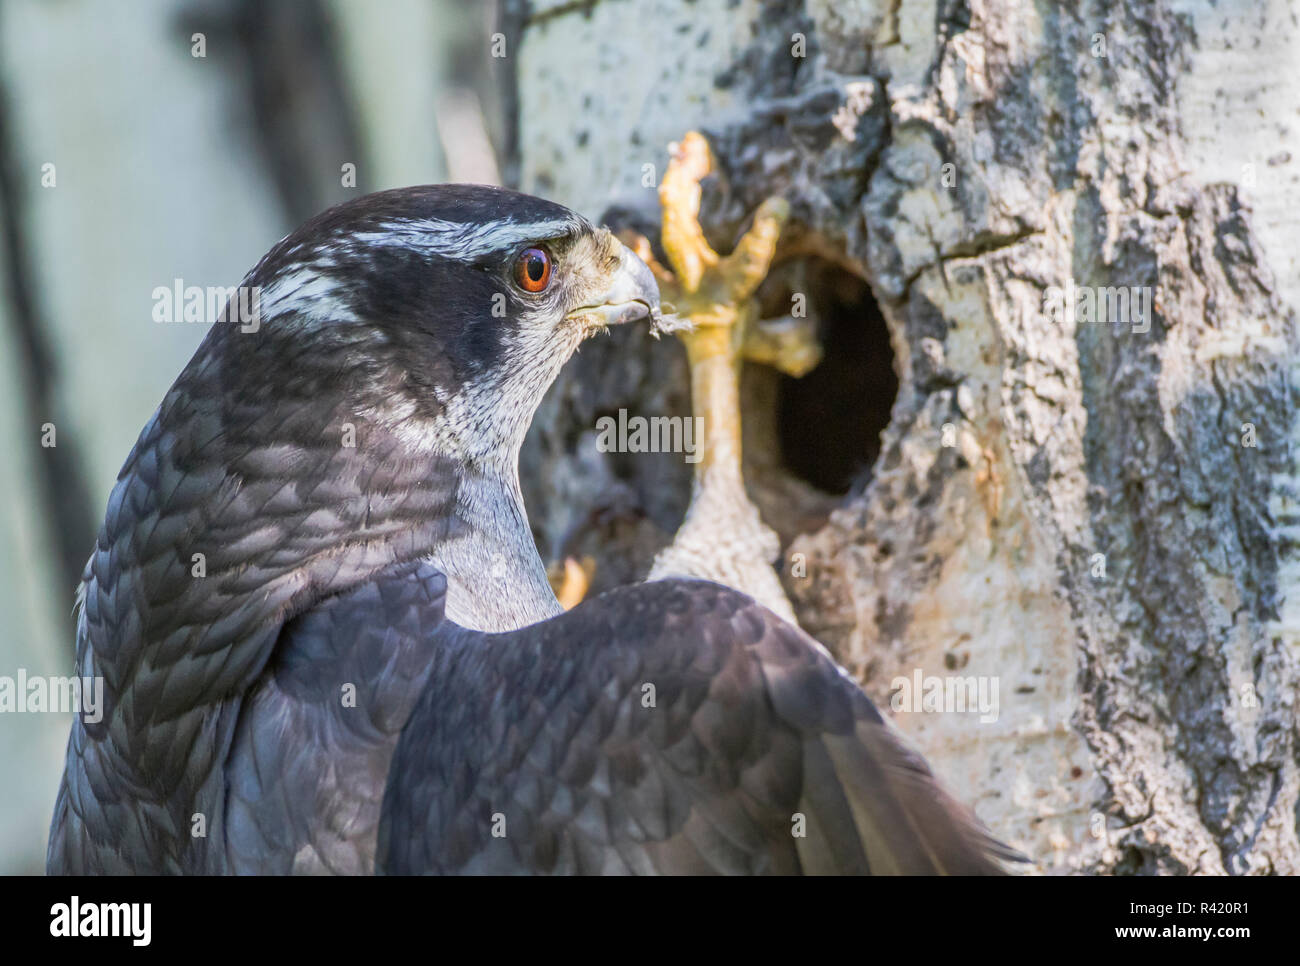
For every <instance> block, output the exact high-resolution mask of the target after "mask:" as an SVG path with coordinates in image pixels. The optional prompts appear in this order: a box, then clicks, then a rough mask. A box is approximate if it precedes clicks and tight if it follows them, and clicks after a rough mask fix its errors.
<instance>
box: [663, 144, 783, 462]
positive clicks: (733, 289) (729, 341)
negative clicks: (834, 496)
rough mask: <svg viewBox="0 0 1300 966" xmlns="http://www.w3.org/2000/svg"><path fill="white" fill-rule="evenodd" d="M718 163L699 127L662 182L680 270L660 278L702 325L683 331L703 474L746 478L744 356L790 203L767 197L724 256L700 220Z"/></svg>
mask: <svg viewBox="0 0 1300 966" xmlns="http://www.w3.org/2000/svg"><path fill="white" fill-rule="evenodd" d="M712 166H713V162H712V157H711V154H710V151H709V146H708V143H707V142H706V141H705V140H704V138H703V137H702V136H701V135H699V134H697V133H696V132H694V131H692V132H690V133H688V134H687V135H686V136H685V137H684V138H682V140H681V142H680V143H679V144H678V145H676V147H675V149H674V150H673V157H672V160H671V161H670V162H669V164H668V170H667V172H666V173H665V174H664V180H663V183H662V184H661V185H660V188H659V204H660V207H661V208H662V209H663V233H662V236H661V239H662V244H663V248H664V254H665V255H667V258H668V263H669V265H670V266H671V267H672V275H671V276H669V277H667V278H665V277H664V275H665V274H666V273H663V272H662V271H661V272H660V273H659V274H660V279H659V282H660V292H661V298H662V300H663V301H665V302H670V303H672V305H673V307H674V310H675V311H676V312H677V313H678V314H679V315H682V316H686V317H689V319H690V320H691V322H692V323H693V326H694V327H693V329H691V330H690V331H687V332H682V333H679V338H681V340H682V341H683V342H684V343H685V345H686V354H687V359H688V361H689V362H690V368H691V398H692V402H693V407H694V410H695V412H696V414H697V415H699V416H700V417H702V418H703V420H704V433H703V450H702V453H701V459H700V462H699V464H698V465H697V467H696V471H697V474H698V476H699V477H700V478H701V479H703V478H705V477H709V478H718V477H723V478H726V479H727V480H728V484H727V485H734V486H741V485H743V484H742V483H741V475H740V465H741V464H740V458H741V452H740V446H741V444H740V361H741V358H742V355H743V354H744V353H745V347H746V342H747V340H748V338H749V335H750V332H751V331H752V330H753V329H754V326H753V323H754V321H755V319H756V317H757V315H758V308H757V305H756V303H755V301H754V295H755V293H756V292H757V291H758V286H759V285H760V284H761V283H762V281H763V279H764V278H766V277H767V270H768V268H769V266H770V265H771V263H772V257H773V255H775V253H776V243H777V239H778V238H779V237H780V235H781V227H782V225H783V224H784V223H785V220H786V218H787V217H788V215H789V205H788V204H787V203H786V201H785V200H784V199H782V198H770V199H768V200H767V201H765V202H764V203H763V204H762V205H761V206H760V207H759V209H758V211H757V213H756V214H755V215H754V223H753V225H752V226H751V227H750V229H749V231H747V232H746V233H745V235H744V236H743V237H742V238H741V239H740V242H739V244H737V245H736V248H735V250H734V251H733V252H732V253H731V254H730V255H728V256H726V257H725V258H722V257H720V256H719V255H718V253H717V252H715V251H714V250H713V248H712V247H711V246H710V245H709V243H708V241H707V240H706V239H705V237H704V232H703V230H702V229H701V228H700V221H699V213H700V194H701V191H700V181H701V179H703V178H704V177H705V176H706V175H708V173H709V172H710V171H711V170H712ZM763 341H765V342H767V343H768V344H769V345H770V340H768V339H766V338H764V340H763ZM756 344H757V343H756ZM769 355H770V353H769Z"/></svg>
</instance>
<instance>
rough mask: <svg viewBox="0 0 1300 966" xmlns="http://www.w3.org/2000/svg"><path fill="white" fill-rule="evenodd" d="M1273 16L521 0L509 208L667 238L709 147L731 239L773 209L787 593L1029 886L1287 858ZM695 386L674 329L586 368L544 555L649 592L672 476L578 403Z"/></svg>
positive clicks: (1286, 553)
mask: <svg viewBox="0 0 1300 966" xmlns="http://www.w3.org/2000/svg"><path fill="white" fill-rule="evenodd" d="M1289 9H1290V7H1289V5H1288V4H1285V3H1283V2H1281V0H1273V2H1268V3H1263V4H1260V5H1258V6H1257V7H1256V8H1253V9H1251V10H1250V11H1249V12H1247V13H1243V12H1242V11H1241V10H1237V11H1236V13H1234V14H1233V15H1232V16H1231V17H1229V15H1228V14H1226V13H1222V12H1219V11H1217V10H1216V9H1215V8H1214V7H1212V6H1210V5H1209V4H1205V3H1190V2H1184V3H1154V2H1138V0H1132V2H1127V3H1112V4H1096V3H1085V4H1084V5H1083V6H1082V8H1081V9H1079V10H1076V11H1058V10H1056V9H1055V8H1054V6H1053V5H1047V6H1043V5H1037V4H1030V3H1027V2H1023V0H1002V2H978V0H971V2H961V0H958V2H944V0H915V2H913V0H900V2H896V3H893V4H885V3H871V2H858V3H840V2H830V0H806V2H794V0H791V2H779V3H758V2H756V0H741V2H739V3H735V4H706V3H686V2H671V0H626V2H614V0H593V2H591V3H580V4H574V3H567V2H560V0H552V2H538V0H533V2H531V3H522V2H519V3H511V4H508V5H507V17H506V27H505V29H504V33H505V35H506V37H507V39H508V43H509V45H510V46H509V47H508V51H507V55H508V56H509V57H511V58H513V59H514V61H513V68H514V74H515V78H516V81H517V88H516V91H515V97H514V102H515V104H516V108H517V117H516V124H517V129H516V131H515V134H514V137H513V138H512V139H511V142H512V143H513V144H516V145H518V156H517V157H516V158H514V159H512V160H513V162H514V164H515V165H516V167H515V168H514V170H517V172H518V178H519V182H520V187H521V188H522V189H523V190H525V191H532V192H536V193H539V194H543V195H547V196H549V197H552V198H554V199H556V200H557V201H561V202H563V203H566V204H569V205H572V206H574V207H576V208H578V209H580V210H582V211H585V212H586V213H588V214H590V215H593V216H602V215H603V216H604V217H605V218H606V219H607V220H609V221H611V222H614V223H631V224H639V225H646V224H649V223H653V221H654V219H655V214H656V207H655V206H656V197H655V190H654V185H655V183H656V182H657V177H658V175H659V174H660V173H662V171H663V169H664V166H665V163H666V150H665V149H666V146H667V144H668V143H669V142H670V141H673V140H675V139H676V138H679V137H680V136H681V135H682V134H683V133H684V132H685V131H686V130H688V129H690V128H696V129H699V130H701V131H702V132H704V133H705V134H706V136H708V138H709V140H710V142H711V144H712V146H713V149H714V151H715V154H716V155H717V160H718V171H719V174H718V175H717V176H716V177H715V178H714V179H713V180H712V181H711V182H709V183H706V186H705V211H704V212H703V221H704V224H705V228H706V232H707V234H708V235H709V238H710V240H711V242H712V243H713V244H714V246H715V247H717V248H719V249H720V250H725V249H726V248H727V247H728V246H729V244H730V243H731V242H733V241H734V239H735V238H736V236H737V234H738V232H739V231H740V229H742V228H743V226H744V224H745V219H746V217H747V216H748V215H749V213H751V212H752V211H753V209H754V208H755V207H757V205H758V204H759V203H760V202H761V201H762V200H763V199H764V198H765V197H767V196H769V195H771V194H782V195H784V196H785V197H786V198H788V199H789V200H790V201H791V203H792V205H793V210H794V217H793V219H792V225H791V228H790V229H789V230H788V232H787V236H786V239H785V242H784V244H783V247H782V250H781V252H780V254H779V256H778V258H779V259H780V260H781V261H782V262H783V264H782V265H780V266H779V267H778V268H777V269H776V270H775V271H774V273H773V276H772V277H771V278H770V279H769V285H768V290H767V291H766V292H765V306H766V307H767V308H768V309H769V310H770V312H771V314H781V313H782V312H789V311H790V308H789V306H790V304H791V302H790V301H789V300H792V299H795V300H797V297H798V296H805V297H806V302H807V304H808V305H809V306H810V307H811V309H812V310H813V312H814V314H816V315H817V316H818V317H819V322H820V325H821V331H822V338H823V343H824V346H825V349H826V359H825V361H824V362H823V364H822V366H821V367H820V368H819V370H817V371H815V372H814V373H812V374H811V375H809V376H808V377H806V380H805V383H804V384H803V385H801V384H799V383H795V382H792V381H791V380H788V379H786V378H784V377H779V376H777V375H776V374H775V373H773V372H771V371H768V370H763V369H760V368H757V367H750V368H749V369H748V370H747V372H746V375H745V385H744V395H745V402H744V405H745V419H746V437H745V440H746V454H745V456H746V474H747V481H748V483H749V486H750V490H751V495H752V496H753V498H754V500H755V502H756V503H757V504H758V505H759V507H760V509H761V510H762V511H763V514H764V517H765V519H766V520H767V522H768V523H769V524H771V525H772V526H774V527H775V528H776V529H777V530H778V531H779V532H780V534H781V536H782V539H783V545H784V560H783V566H782V579H783V582H784V583H785V586H786V590H787V592H788V593H789V595H790V596H791V598H792V599H793V601H794V603H795V607H796V611H797V613H798V616H799V619H800V622H801V623H802V625H803V626H804V627H805V629H807V630H808V631H810V632H811V633H813V634H814V635H816V636H817V637H819V638H820V639H821V640H822V641H823V642H825V643H826V644H827V645H828V646H829V647H830V648H831V649H832V650H833V651H834V652H835V653H836V655H837V656H838V657H839V658H840V659H841V661H843V662H844V663H845V664H846V665H847V666H849V667H850V668H851V669H852V670H853V671H854V672H855V673H857V674H858V675H859V676H860V678H861V680H862V682H863V684H864V685H865V686H866V687H867V689H868V691H869V692H870V693H871V694H872V695H873V697H875V698H876V700H877V702H878V703H879V704H880V705H881V706H882V707H889V706H891V704H892V706H893V707H894V708H895V711H896V713H895V714H894V721H895V722H896V723H897V724H898V725H899V726H900V727H901V728H902V729H904V730H905V731H907V732H908V733H909V734H910V735H911V737H912V738H913V739H914V740H915V742H916V743H917V744H918V746H919V747H920V749H921V750H922V751H923V753H924V754H925V755H926V756H927V758H928V759H929V760H930V761H931V763H932V764H933V766H934V767H935V769H936V771H937V772H938V773H939V774H940V775H941V776H942V777H944V778H945V779H946V780H947V782H948V783H949V785H950V786H951V787H952V788H953V789H954V791H955V792H956V793H957V795H958V796H959V797H961V798H963V799H965V800H967V801H969V802H971V803H972V804H973V805H974V806H975V808H976V811H977V812H978V813H979V815H980V816H981V817H982V818H983V819H984V820H985V821H986V822H987V823H988V824H989V826H990V827H991V828H992V829H993V831H994V832H996V833H997V834H998V835H1000V836H1003V837H1005V838H1006V839H1008V840H1010V841H1011V842H1013V843H1014V844H1015V845H1017V846H1018V847H1020V848H1021V849H1022V850H1024V851H1025V852H1027V853H1028V854H1029V855H1031V856H1032V857H1033V859H1034V860H1035V861H1036V863H1037V864H1038V865H1039V867H1040V868H1042V869H1043V870H1046V871H1089V872H1143V873H1149V872H1206V873H1223V872H1230V873H1244V872H1278V873H1296V872H1300V844H1298V842H1297V816H1298V812H1297V806H1298V800H1300V770H1298V768H1297V764H1298V761H1297V718H1296V693H1297V682H1298V680H1300V672H1298V670H1297V656H1298V653H1300V652H1298V651H1297V629H1298V628H1300V609H1298V608H1300V604H1297V602H1296V598H1295V597H1294V595H1292V594H1291V590H1292V588H1293V586H1294V582H1295V578H1296V575H1297V573H1300V570H1298V569H1297V568H1300V552H1298V551H1297V546H1296V540H1295V538H1294V535H1295V534H1296V532H1297V530H1296V526H1297V524H1300V519H1298V518H1297V510H1296V505H1295V500H1296V493H1295V487H1296V482H1295V480H1296V465H1295V460H1296V452H1295V450H1294V442H1293V441H1294V440H1295V439H1296V438H1297V430H1298V429H1300V427H1298V426H1297V421H1296V413H1295V395H1294V390H1293V380H1292V368H1293V366H1294V365H1295V360H1296V359H1297V353H1296V341H1297V340H1296V330H1295V324H1294V317H1293V313H1292V310H1293V308H1294V305H1295V302H1296V299H1297V298H1300V262H1298V261H1297V252H1300V245H1297V242H1300V238H1297V237H1296V232H1295V229H1294V228H1293V227H1292V219H1289V218H1288V217H1287V216H1288V215H1289V214H1290V213H1291V212H1292V211H1294V209H1295V207H1296V203H1297V202H1300V182H1298V181H1297V178H1296V175H1295V173H1294V170H1295V165H1296V164H1297V163H1300V151H1297V150H1296V147H1297V146H1300V145H1295V142H1297V140H1298V139H1300V133H1298V132H1297V131H1296V129H1295V126H1294V124H1293V123H1292V121H1291V119H1290V117H1289V112H1290V111H1291V110H1292V106H1293V105H1294V103H1295V97H1294V91H1292V90H1289V89H1286V88H1288V87H1294V86H1295V83H1296V82H1295V81H1294V80H1291V79H1290V77H1291V75H1292V74H1293V72H1292V71H1289V70H1288V68H1287V65H1288V64H1289V63H1291V62H1293V60H1288V58H1294V55H1295V50H1296V47H1297V46H1298V44H1300V27H1297V25H1296V23H1295V22H1294V20H1293V19H1292V18H1291V16H1290V14H1289V13H1288V11H1289ZM1238 14H1241V15H1240V16H1238ZM1275 88H1276V89H1275ZM895 385H896V386H897V389H896V394H895V390H894V387H895ZM891 397H892V398H891ZM688 402H689V400H688V399H687V379H686V374H685V364H684V359H683V357H682V354H681V351H680V347H678V346H676V345H674V344H671V343H666V342H665V343H660V344H654V343H650V342H649V341H648V340H646V339H645V338H644V334H643V333H634V332H630V331H629V332H618V333H616V335H615V336H614V337H612V338H611V339H609V340H600V341H598V342H597V343H595V344H593V345H591V346H588V347H586V348H584V350H583V353H582V354H581V355H580V357H579V358H578V359H577V360H575V362H574V363H573V364H571V365H570V367H569V368H568V369H567V370H566V372H565V374H564V375H563V376H562V377H561V380H560V383H559V384H558V385H557V386H556V388H555V390H554V391H553V392H552V394H551V396H550V397H549V398H548V401H547V403H546V404H545V406H544V408H543V411H542V412H541V413H540V414H539V417H538V420H537V422H536V424H535V426H534V430H533V433H532V434H531V436H530V438H529V442H528V444H527V447H526V452H525V456H524V463H525V466H524V476H525V479H526V480H527V481H529V482H528V484H527V485H528V486H529V487H530V491H529V492H528V493H526V498H527V502H528V506H529V508H530V513H531V516H532V519H533V524H534V527H535V529H536V531H537V534H538V538H539V544H540V546H541V547H542V551H543V554H544V555H546V556H549V557H552V558H556V557H560V556H563V555H565V554H574V555H579V556H581V555H589V556H591V557H592V558H593V559H594V560H595V562H596V584H595V589H600V588H601V587H603V586H608V585H610V584H614V583H621V582H625V581H627V580H631V579H635V578H636V577H637V576H639V575H640V574H643V573H644V571H645V569H646V568H648V565H649V561H650V559H651V557H652V556H653V554H654V552H655V551H656V550H657V549H659V547H661V546H662V545H664V544H665V543H666V542H667V541H669V540H670V539H671V535H672V531H673V530H674V529H675V527H676V525H677V523H678V522H679V521H680V519H681V515H682V513H683V511H684V509H685V506H686V504H687V501H688V499H689V485H690V466H689V465H688V464H686V463H685V462H684V461H682V459H681V456H673V455H671V454H658V455H640V456H636V457H633V456H631V455H629V454H613V453H598V452H596V447H595V445H594V438H595V426H596V420H597V418H599V417H600V416H601V415H605V414H610V413H617V411H618V409H620V408H627V409H628V410H630V411H632V412H639V413H645V414H659V413H668V414H681V413H684V412H686V411H687V406H688ZM882 428H883V432H881V433H880V435H879V438H878V439H876V438H875V437H876V432H877V431H878V430H880V429H882ZM846 454H847V456H848V457H849V458H851V460H856V466H855V465H854V464H853V462H850V463H849V464H847V466H846V465H845V464H844V459H845V458H846ZM918 672H919V674H920V676H921V678H922V682H923V690H925V689H927V688H928V687H929V683H928V682H926V681H925V679H926V678H931V677H933V678H935V679H937V680H938V681H939V682H940V683H941V684H946V685H948V686H952V687H955V686H958V685H964V684H971V686H972V687H974V688H976V690H973V691H971V692H970V694H971V697H972V698H974V697H975V696H976V694H979V695H980V696H981V697H987V698H989V699H990V703H989V704H988V705H987V706H986V707H985V709H984V710H982V711H981V710H980V709H976V710H974V711H971V710H967V711H959V710H954V706H953V705H952V704H951V703H948V704H945V705H943V707H945V708H946V709H947V711H948V713H935V712H933V711H927V710H925V708H926V706H925V705H924V704H922V703H921V702H920V696H919V695H917V696H915V697H917V701H916V702H915V703H914V704H911V705H909V704H908V700H909V696H910V692H911V691H912V690H913V688H912V685H913V683H914V682H915V681H916V675H917V673H918ZM979 686H983V687H984V688H985V691H984V692H982V693H981V692H978V690H977V689H978V687H979ZM994 688H996V691H994V690H993V689H994ZM994 696H996V699H997V700H996V708H995V709H994V708H993V702H992V701H991V699H992V698H993V697H994ZM952 697H953V696H952V695H950V696H949V701H950V702H951V699H952Z"/></svg>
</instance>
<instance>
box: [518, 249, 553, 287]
mask: <svg viewBox="0 0 1300 966" xmlns="http://www.w3.org/2000/svg"><path fill="white" fill-rule="evenodd" d="M550 281H551V256H550V255H549V254H548V253H547V251H546V249H544V248H525V249H524V250H523V251H522V252H520V253H519V257H518V258H517V259H515V283H516V284H517V285H518V286H519V287H520V288H521V289H523V290H524V291H525V292H540V291H542V290H543V289H545V288H546V286H547V285H549V284H550Z"/></svg>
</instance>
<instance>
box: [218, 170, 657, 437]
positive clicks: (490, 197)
mask: <svg viewBox="0 0 1300 966" xmlns="http://www.w3.org/2000/svg"><path fill="white" fill-rule="evenodd" d="M244 285H245V287H246V288H247V289H248V290H250V291H251V292H254V293H256V297H255V298H254V299H252V302H253V304H254V305H255V306H256V309H257V311H256V320H255V322H254V323H252V324H249V323H248V322H247V321H246V320H243V319H242V318H241V317H232V315H233V312H232V311H228V312H227V317H226V318H225V319H223V324H222V326H220V327H219V328H220V329H221V331H220V332H219V333H218V332H214V333H213V335H214V337H215V338H217V339H218V340H219V341H221V342H222V343H224V346H223V348H224V349H225V351H226V353H227V355H229V354H231V353H233V354H235V355H237V356H239V357H241V358H242V359H243V361H244V362H245V363H246V365H244V366H240V367H239V368H240V373H241V374H240V375H239V376H238V378H239V379H240V381H241V382H242V381H245V380H256V379H257V378H258V375H257V374H258V373H259V372H260V373H262V374H263V376H264V382H265V383H266V385H265V386H262V387H257V388H259V389H263V390H265V391H267V392H270V393H272V394H273V395H275V396H276V397H277V398H283V397H284V396H285V395H288V396H290V397H293V398H296V399H302V400H306V399H310V398H315V400H316V401H317V402H318V403H324V402H327V401H330V402H332V401H335V400H340V401H342V402H344V403H346V404H347V405H348V406H350V407H351V408H352V410H353V411H355V414H356V415H357V417H358V418H360V419H363V420H372V421H374V422H376V423H379V424H381V425H382V426H383V427H384V428H385V429H386V430H388V431H390V432H391V433H393V434H395V435H397V436H398V437H399V438H401V439H403V440H405V441H407V442H409V443H410V444H411V445H412V446H424V447H430V448H435V449H437V450H439V451H440V452H442V453H444V454H446V455H454V456H456V457H458V458H460V459H462V460H465V461H482V462H499V461H500V460H502V459H508V460H513V459H514V455H515V454H517V452H518V447H519V444H520V443H521V442H522V439H523V435H524V433H525V432H526V431H527V428H528V425H529V422H530V421H531V419H532V415H533V413H534V411H535V410H536V407H537V405H538V404H539V403H540V401H541V399H542V396H543V395H544V393H545V392H546V389H547V388H548V387H549V386H550V384H551V383H552V382H553V381H554V379H555V377H556V375H557V374H558V373H559V370H560V368H561V367H562V366H563V364H564V363H565V361H567V360H568V358H569V357H570V356H571V355H572V354H573V352H574V350H575V349H577V347H578V345H579V344H580V343H581V342H582V340H583V339H585V338H587V337H588V336H590V335H592V334H594V333H596V332H599V331H603V330H604V329H605V328H606V327H607V326H610V325H615V324H621V323H625V322H630V321H634V320H638V319H650V320H651V323H652V325H654V326H656V327H657V326H658V325H659V324H660V322H661V320H662V316H661V314H660V310H659V291H658V286H657V285H656V283H655V280H654V277H653V275H652V274H651V273H650V270H649V269H648V268H647V267H646V265H645V264H644V263H643V262H642V261H641V260H640V259H639V258H637V257H636V255H634V254H633V253H632V252H630V251H629V250H628V249H627V248H626V247H625V246H624V245H623V244H622V243H621V242H619V241H618V239H616V238H615V237H614V236H613V235H612V234H611V233H610V232H609V231H607V230H605V229H603V228H599V227H597V226H595V225H593V224H591V223H590V222H589V221H587V220H586V219H585V218H583V217H582V216H580V215H578V214H575V213H574V212H572V211H570V210H568V209H567V208H564V207H562V206H560V205H557V204H553V203H551V202H548V201H544V200H542V199H540V198H535V197H531V196H529V195H524V194H519V193H517V192H513V191H507V190H505V189H501V188H491V187H485V186H479V185H431V186H423V187H414V188H400V189H396V190H392V191H383V192H379V193H376V194H372V195H368V196H366V197H363V198H359V199H357V200H355V201H350V202H347V203H345V204H342V205H339V206H337V207H335V208H332V209H330V210H328V211H326V212H324V213H322V214H321V215H319V216H317V217H316V218H314V219H312V220H311V221H309V222H307V223H306V224H305V225H303V226H302V227H301V228H299V229H298V230H297V231H295V232H293V233H292V234H290V235H288V236H287V237H286V238H284V239H283V240H281V241H280V242H279V243H278V244H277V245H276V246H275V247H274V248H273V249H272V250H271V251H270V252H269V253H268V254H267V255H266V256H265V257H264V258H263V259H262V260H261V262H259V263H258V265H257V266H256V267H255V268H254V269H253V271H252V272H250V273H249V275H248V277H247V278H246V279H245V281H244ZM234 305H235V303H234V302H232V306H234ZM241 322H242V323H243V324H241ZM247 388H248V389H249V390H250V391H253V389H254V387H251V386H250V387H247Z"/></svg>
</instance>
